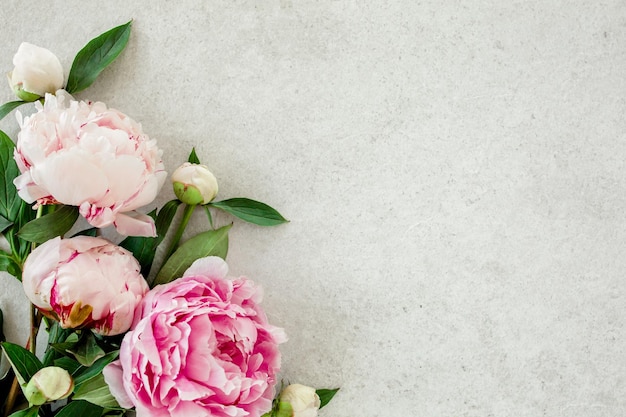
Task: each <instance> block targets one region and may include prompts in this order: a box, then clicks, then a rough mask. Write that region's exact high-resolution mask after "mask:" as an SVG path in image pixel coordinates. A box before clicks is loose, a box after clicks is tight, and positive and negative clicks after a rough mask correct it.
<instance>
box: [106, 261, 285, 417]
mask: <svg viewBox="0 0 626 417" xmlns="http://www.w3.org/2000/svg"><path fill="white" fill-rule="evenodd" d="M227 270H228V267H227V265H226V263H225V262H224V261H223V260H222V259H220V258H217V257H208V258H203V259H199V260H197V261H196V262H195V263H194V264H193V265H192V266H191V267H190V268H189V269H188V270H187V271H186V272H185V274H184V275H183V277H182V278H180V279H178V280H176V281H173V282H171V283H169V284H166V285H162V286H157V287H155V288H154V289H153V290H151V291H150V292H149V293H148V294H147V295H146V297H145V298H144V299H143V301H142V302H141V304H140V305H139V307H138V309H137V313H136V315H135V322H134V323H133V326H132V329H131V331H129V332H128V333H127V334H126V336H125V337H124V341H123V343H122V346H121V350H120V358H119V360H118V361H116V362H114V363H112V364H110V365H108V366H107V367H106V368H105V370H104V372H103V373H104V376H105V380H106V382H107V383H108V384H109V387H110V389H111V392H112V393H113V395H114V396H115V397H116V398H117V400H118V402H119V403H120V405H122V406H123V407H132V406H135V407H136V411H137V416H138V417H148V416H151V417H158V416H197V417H201V416H207V417H209V416H212V417H243V416H250V417H258V416H260V415H262V414H263V413H264V412H266V411H268V410H269V409H270V408H271V404H272V398H273V394H274V384H275V378H276V374H277V372H278V370H279V367H280V352H279V350H278V344H279V343H282V342H284V341H285V340H286V336H285V334H284V332H283V331H282V329H279V328H277V327H274V326H272V325H270V324H269V323H268V322H267V319H266V317H265V314H264V312H263V310H262V309H261V308H260V306H259V304H258V303H259V302H260V299H261V293H260V291H259V290H258V289H257V288H255V287H254V285H253V283H252V282H251V281H249V280H247V279H245V278H238V279H228V278H226V274H227Z"/></svg>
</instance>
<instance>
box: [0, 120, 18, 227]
mask: <svg viewBox="0 0 626 417" xmlns="http://www.w3.org/2000/svg"><path fill="white" fill-rule="evenodd" d="M14 149H15V144H14V143H13V141H12V140H11V139H10V138H9V137H8V136H7V135H6V133H4V132H3V131H1V130H0V175H1V176H2V179H1V180H0V216H2V217H4V218H5V219H6V220H8V221H10V222H15V220H16V218H17V214H18V212H19V209H20V204H21V202H22V199H21V198H20V197H19V196H18V195H17V189H16V188H15V185H13V180H14V179H15V178H16V177H17V176H18V175H20V170H19V169H18V168H17V164H16V163H15V159H13V151H14Z"/></svg>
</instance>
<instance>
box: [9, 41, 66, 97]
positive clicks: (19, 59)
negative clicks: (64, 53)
mask: <svg viewBox="0 0 626 417" xmlns="http://www.w3.org/2000/svg"><path fill="white" fill-rule="evenodd" d="M13 65H15V68H13V71H11V72H10V73H8V74H7V75H8V78H9V84H10V85H11V88H12V89H13V91H14V92H15V94H16V95H17V97H18V98H20V99H22V100H24V101H35V100H37V99H38V98H40V97H43V96H45V95H46V93H51V94H54V93H55V92H56V91H57V90H59V89H61V88H63V66H61V62H60V61H59V58H57V57H56V55H54V54H53V53H52V52H50V51H49V50H47V49H46V48H41V47H39V46H35V45H33V44H30V43H28V42H23V43H22V44H21V45H20V47H19V48H18V50H17V53H16V54H15V56H14V57H13Z"/></svg>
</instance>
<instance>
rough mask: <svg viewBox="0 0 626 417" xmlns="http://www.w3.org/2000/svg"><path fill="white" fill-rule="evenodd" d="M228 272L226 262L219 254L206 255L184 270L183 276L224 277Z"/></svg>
mask: <svg viewBox="0 0 626 417" xmlns="http://www.w3.org/2000/svg"><path fill="white" fill-rule="evenodd" d="M226 274H228V264H227V263H226V261H224V260H223V259H222V258H220V257H219V256H207V257H205V258H200V259H197V260H196V261H194V263H192V264H191V266H190V267H189V268H187V270H186V271H185V272H184V274H183V277H207V278H224V277H226Z"/></svg>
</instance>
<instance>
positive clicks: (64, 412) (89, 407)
mask: <svg viewBox="0 0 626 417" xmlns="http://www.w3.org/2000/svg"><path fill="white" fill-rule="evenodd" d="M103 410H104V408H102V407H100V406H97V405H95V404H92V403H90V402H88V401H84V400H76V401H70V402H69V403H68V404H67V405H66V406H65V407H63V408H62V409H61V411H59V412H58V414H57V415H56V417H77V416H80V417H100V416H101V415H102V411H103Z"/></svg>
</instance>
